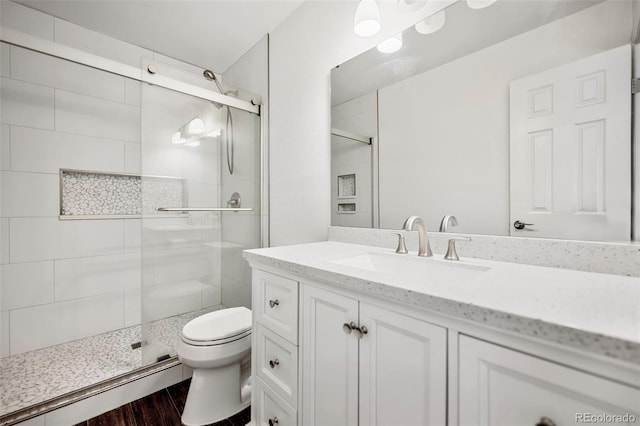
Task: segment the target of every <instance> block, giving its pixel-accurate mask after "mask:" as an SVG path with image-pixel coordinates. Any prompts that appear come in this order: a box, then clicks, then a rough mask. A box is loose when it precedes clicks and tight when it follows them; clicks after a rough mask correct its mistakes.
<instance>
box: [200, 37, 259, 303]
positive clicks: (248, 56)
mask: <svg viewBox="0 0 640 426" xmlns="http://www.w3.org/2000/svg"><path fill="white" fill-rule="evenodd" d="M268 48H269V46H268V39H267V37H264V38H263V39H262V40H260V41H259V42H258V43H256V45H254V46H253V47H252V48H251V49H250V50H249V51H248V52H247V53H245V54H244V56H243V57H242V58H241V59H240V60H238V61H237V62H236V63H235V64H234V65H233V66H232V67H231V68H230V69H228V70H227V71H226V72H225V74H224V75H223V76H222V80H223V82H228V83H231V84H232V85H235V86H239V87H242V88H245V89H247V90H248V91H250V92H252V93H253V94H255V95H258V96H260V97H261V99H262V102H263V106H262V109H261V112H262V117H261V119H262V120H266V119H267V117H266V116H265V114H268V111H267V108H268V102H269V98H268V81H267V76H268ZM256 70H258V72H256ZM260 124H261V123H260V118H258V117H256V116H254V115H250V114H247V113H241V112H238V113H236V114H235V115H234V125H235V126H236V128H238V129H241V131H240V132H238V133H236V134H235V135H234V137H235V140H236V143H235V151H234V157H235V158H234V164H235V168H234V173H233V175H231V174H229V170H228V168H227V164H226V154H225V151H223V153H222V154H221V159H220V160H221V161H220V164H221V173H222V188H223V193H222V194H221V197H222V202H223V203H226V201H227V200H228V199H229V198H230V197H231V194H232V193H234V192H238V193H239V194H240V195H241V197H242V207H251V208H253V211H252V212H240V213H224V214H222V216H221V217H222V223H223V225H224V226H222V242H221V243H220V244H217V245H216V246H215V247H214V250H213V253H215V256H216V260H218V261H219V262H220V269H219V271H221V277H220V283H219V286H214V288H213V290H215V291H218V292H220V294H221V298H222V299H221V300H222V303H224V304H226V305H227V306H247V307H250V306H251V291H250V288H251V273H250V268H249V265H248V264H247V263H246V262H245V261H244V259H243V258H242V250H243V249H245V248H254V247H260V245H261V237H262V234H261V230H260V218H261V214H262V210H261V193H260V191H261V187H260V184H261V180H260V171H261V163H260V160H261V155H260V154H261V153H260ZM247 289H249V291H248V292H247ZM205 294H206V293H205Z"/></svg>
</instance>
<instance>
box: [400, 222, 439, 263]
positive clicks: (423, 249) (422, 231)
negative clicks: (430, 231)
mask: <svg viewBox="0 0 640 426" xmlns="http://www.w3.org/2000/svg"><path fill="white" fill-rule="evenodd" d="M414 226H417V227H418V256H422V257H431V256H433V253H432V252H431V246H430V245H429V239H428V238H427V228H426V227H425V226H424V221H423V220H422V219H421V218H420V217H418V216H409V217H408V218H407V220H405V221H404V225H402V229H404V230H405V231H413V228H414Z"/></svg>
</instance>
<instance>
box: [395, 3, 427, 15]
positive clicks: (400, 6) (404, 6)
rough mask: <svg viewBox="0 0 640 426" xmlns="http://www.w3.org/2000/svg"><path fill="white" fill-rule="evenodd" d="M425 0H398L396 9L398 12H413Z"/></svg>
mask: <svg viewBox="0 0 640 426" xmlns="http://www.w3.org/2000/svg"><path fill="white" fill-rule="evenodd" d="M425 4H427V0H398V1H397V2H396V10H397V11H398V12H400V13H413V12H417V11H418V10H420V9H421V8H422V7H423V6H424V5H425Z"/></svg>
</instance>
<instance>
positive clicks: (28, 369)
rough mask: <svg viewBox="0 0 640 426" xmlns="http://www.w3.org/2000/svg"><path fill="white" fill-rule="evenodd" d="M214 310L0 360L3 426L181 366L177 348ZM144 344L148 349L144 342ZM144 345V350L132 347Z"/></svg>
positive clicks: (162, 320)
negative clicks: (190, 326) (196, 321)
mask: <svg viewBox="0 0 640 426" xmlns="http://www.w3.org/2000/svg"><path fill="white" fill-rule="evenodd" d="M224 307H225V306H223V305H216V306H213V307H209V308H205V309H200V310H197V311H192V312H188V313H184V314H180V315H176V316H173V317H169V318H164V319H161V320H157V321H154V322H152V323H148V324H144V325H142V326H141V325H136V326H132V327H127V328H123V329H120V330H115V331H111V332H107V333H103V334H99V335H95V336H90V337H86V338H84V339H79V340H74V341H72V342H67V343H62V344H59V345H55V346H50V347H47V348H43V349H38V350H35V351H31V352H26V353H23V354H16V355H11V356H8V357H5V358H2V359H0V410H1V411H0V425H8V424H14V423H16V422H18V421H22V420H26V419H28V418H31V417H34V416H37V415H41V414H44V413H46V412H49V411H52V410H55V409H57V408H60V407H63V406H65V405H69V404H72V403H74V402H77V401H79V400H82V399H85V398H88V397H91V396H93V395H96V394H99V393H102V392H105V391H107V390H109V389H113V388H115V387H117V386H121V385H123V384H125V383H128V382H131V381H134V380H137V379H140V378H142V377H145V376H148V375H150V374H154V373H156V372H159V371H162V370H165V369H167V368H171V367H173V366H175V365H178V364H179V363H180V362H179V361H178V359H177V357H175V346H176V344H177V342H178V340H179V338H180V333H181V331H182V327H184V325H185V324H186V323H187V322H189V321H190V320H192V319H193V318H195V317H197V316H199V315H202V314H204V313H207V312H211V311H215V310H218V309H222V308H224ZM143 327H144V335H145V336H144V338H145V339H146V340H147V341H148V342H152V343H150V344H145V342H143V341H142V334H143V332H142V329H143ZM136 342H142V344H141V346H142V347H137V348H136V349H133V348H132V347H131V345H132V344H133V343H136Z"/></svg>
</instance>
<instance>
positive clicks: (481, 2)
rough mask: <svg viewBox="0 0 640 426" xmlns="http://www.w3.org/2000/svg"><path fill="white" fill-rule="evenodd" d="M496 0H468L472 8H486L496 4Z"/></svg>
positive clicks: (468, 4)
mask: <svg viewBox="0 0 640 426" xmlns="http://www.w3.org/2000/svg"><path fill="white" fill-rule="evenodd" d="M495 2H496V0H467V6H469V7H470V8H471V9H484V8H485V7H489V6H491V5H492V4H494V3H495Z"/></svg>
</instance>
